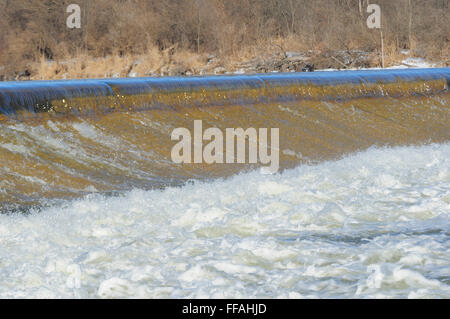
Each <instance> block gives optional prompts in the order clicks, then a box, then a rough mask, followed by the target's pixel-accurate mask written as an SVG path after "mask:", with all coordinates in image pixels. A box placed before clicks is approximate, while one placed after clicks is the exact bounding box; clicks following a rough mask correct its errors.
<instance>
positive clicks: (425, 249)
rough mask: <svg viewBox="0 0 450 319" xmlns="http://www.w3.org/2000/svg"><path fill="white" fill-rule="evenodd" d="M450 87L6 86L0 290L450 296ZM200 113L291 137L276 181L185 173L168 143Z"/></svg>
mask: <svg viewBox="0 0 450 319" xmlns="http://www.w3.org/2000/svg"><path fill="white" fill-rule="evenodd" d="M449 84H450V68H435V69H390V70H361V71H337V72H325V71H322V72H311V73H286V74H281V73H280V74H258V75H229V76H228V75H225V76H206V77H173V78H171V77H168V78H129V79H128V78H127V79H79V80H62V81H30V82H0V163H1V165H0V243H1V245H0V246H1V248H0V274H1V276H0V297H82V298H91V297H100V298H123V297H136V296H137V297H143V298H147V297H150V298H197V297H203V298H205V297H208V298H209V297H212V298H239V297H241V298H249V297H257V298H263V297H274V296H278V297H281V298H314V297H330V298H334V297H350V298H352V297H357V298H359V297H401V298H403V297H429V296H432V297H443V298H448V297H449V296H450V280H449V278H450V277H449V273H448V239H449V234H450V224H449V222H450V219H449V213H450V209H449V203H450V202H449V199H450V144H449V140H450V95H449V92H448V88H449ZM199 120H201V121H202V123H203V129H207V128H218V129H219V130H221V131H222V132H225V131H226V129H227V128H243V129H244V130H245V129H247V128H255V129H256V130H257V129H259V128H278V129H279V146H278V147H279V149H278V150H277V152H278V153H279V157H280V158H279V166H280V170H279V172H278V173H276V174H267V173H266V172H264V170H262V167H261V165H259V164H258V163H247V164H246V163H237V161H234V164H227V163H225V164H219V163H213V164H206V163H192V164H191V163H174V162H173V161H172V160H171V150H172V147H173V145H174V144H175V142H173V141H171V133H172V132H173V131H174V130H175V129H176V128H187V129H188V130H190V131H191V132H194V122H195V121H199ZM31 261H32V262H31ZM20 265H21V266H20ZM19 266H20V267H19ZM74 273H77V274H79V276H80V277H77V278H78V280H79V285H78V286H76V287H74V285H68V284H67V278H72V277H71V276H73V274H74Z"/></svg>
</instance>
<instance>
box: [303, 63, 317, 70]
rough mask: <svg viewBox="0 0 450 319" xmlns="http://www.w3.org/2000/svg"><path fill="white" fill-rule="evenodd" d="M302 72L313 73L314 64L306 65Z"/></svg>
mask: <svg viewBox="0 0 450 319" xmlns="http://www.w3.org/2000/svg"><path fill="white" fill-rule="evenodd" d="M302 72H314V64H309V63H308V64H307V65H305V66H304V67H303V68H302Z"/></svg>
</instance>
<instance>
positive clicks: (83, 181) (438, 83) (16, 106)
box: [0, 68, 450, 212]
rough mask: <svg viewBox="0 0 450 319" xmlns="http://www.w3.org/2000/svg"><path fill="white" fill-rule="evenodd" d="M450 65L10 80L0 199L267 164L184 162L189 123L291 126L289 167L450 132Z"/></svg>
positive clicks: (17, 200)
mask: <svg viewBox="0 0 450 319" xmlns="http://www.w3.org/2000/svg"><path fill="white" fill-rule="evenodd" d="M449 79H450V68H443V69H408V70H382V71H343V72H342V71H341V72H314V73H292V74H271V75H245V76H215V77H188V78H133V79H98V80H93V79H90V80H67V81H33V82H3V83H1V82H0V160H1V163H2V164H1V166H0V176H1V178H0V207H3V208H2V210H3V212H6V211H11V209H13V210H14V207H19V208H20V209H22V208H23V207H32V206H34V205H47V204H48V203H50V202H52V201H54V200H59V199H63V198H73V197H79V196H82V195H85V194H89V193H93V192H100V193H115V192H123V191H126V190H130V189H133V188H141V189H151V188H159V187H165V186H168V185H180V184H183V183H185V182H186V181H188V180H190V179H214V178H218V177H227V176H231V175H233V174H235V173H238V172H242V171H246V170H252V169H256V168H258V167H259V166H258V165H256V164H211V165H208V164H174V163H173V162H172V161H171V157H170V153H171V148H172V146H173V145H174V144H175V142H172V141H171V139H170V135H171V132H172V131H173V129H175V128H177V127H185V128H188V129H190V130H193V122H194V120H202V121H203V125H204V129H206V128H208V127H217V128H219V129H221V130H223V131H225V129H226V128H239V127H241V128H244V129H246V128H249V127H253V128H256V129H258V128H279V129H280V148H279V153H280V166H281V169H286V168H290V167H294V166H297V165H299V164H301V163H316V162H318V161H322V160H328V159H336V158H338V157H340V156H342V155H343V154H347V153H350V152H355V151H361V150H364V149H367V148H369V147H371V146H386V145H387V146H394V145H409V144H423V143H432V142H437V143H442V142H446V141H448V140H449V139H450V107H449V93H448V86H449Z"/></svg>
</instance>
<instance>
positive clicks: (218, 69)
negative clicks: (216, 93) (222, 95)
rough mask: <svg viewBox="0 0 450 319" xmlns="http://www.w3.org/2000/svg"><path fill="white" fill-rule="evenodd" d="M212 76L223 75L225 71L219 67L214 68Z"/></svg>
mask: <svg viewBox="0 0 450 319" xmlns="http://www.w3.org/2000/svg"><path fill="white" fill-rule="evenodd" d="M213 72H214V74H225V73H226V72H227V70H226V69H225V68H224V67H223V66H219V67H217V68H214V71H213Z"/></svg>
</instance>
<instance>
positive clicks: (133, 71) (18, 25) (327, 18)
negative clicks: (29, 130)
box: [0, 0, 450, 80]
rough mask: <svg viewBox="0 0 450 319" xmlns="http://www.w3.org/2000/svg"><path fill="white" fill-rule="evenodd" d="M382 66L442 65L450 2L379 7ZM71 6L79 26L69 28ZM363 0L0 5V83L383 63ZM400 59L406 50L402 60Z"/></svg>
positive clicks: (18, 0)
mask: <svg viewBox="0 0 450 319" xmlns="http://www.w3.org/2000/svg"><path fill="white" fill-rule="evenodd" d="M375 2H376V3H377V4H379V5H380V6H381V9H382V29H383V40H384V52H385V64H386V66H389V65H393V64H398V63H399V62H400V61H401V59H403V58H404V55H403V53H404V52H405V50H407V51H408V52H409V56H417V57H424V58H427V59H428V60H431V61H440V62H441V63H442V65H448V64H449V40H450V21H449V19H450V18H449V0H377V1H370V3H375ZM71 3H78V4H79V5H80V7H81V13H82V16H81V28H80V29H69V28H67V27H66V19H67V17H68V15H69V14H68V13H66V8H67V6H68V5H69V4H71ZM368 4H369V1H368V0H227V1H224V0H108V1H93V0H58V1H56V0H32V1H29V0H0V80H12V79H55V78H80V77H116V76H121V77H122V76H149V75H183V74H204V73H206V74H207V73H224V72H225V71H231V72H234V71H238V72H240V71H242V72H270V71H292V70H294V71H301V70H302V69H304V68H305V66H307V65H312V64H313V65H314V66H315V67H316V68H327V67H333V68H351V67H373V66H380V64H381V52H380V50H381V49H380V47H381V45H380V42H381V37H380V30H376V29H369V28H368V27H367V25H366V19H367V16H368V13H367V12H366V8H367V5H368ZM402 52H403V53H402Z"/></svg>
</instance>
